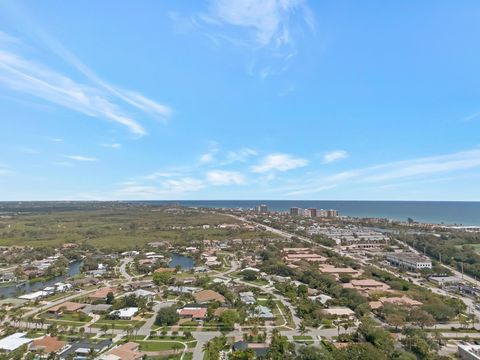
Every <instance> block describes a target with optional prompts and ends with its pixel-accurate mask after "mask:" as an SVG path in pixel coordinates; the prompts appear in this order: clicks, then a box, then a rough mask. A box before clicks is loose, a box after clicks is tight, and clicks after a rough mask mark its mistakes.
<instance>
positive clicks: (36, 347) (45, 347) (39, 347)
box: [29, 336, 67, 355]
mask: <svg viewBox="0 0 480 360" xmlns="http://www.w3.org/2000/svg"><path fill="white" fill-rule="evenodd" d="M66 346H67V343H66V342H65V341H61V340H58V338H56V337H52V336H45V337H43V338H41V339H36V340H33V341H32V343H31V344H30V347H29V350H30V351H32V352H36V353H41V354H45V355H46V354H50V353H55V354H57V353H59V352H61V351H62V350H63V349H65V348H66Z"/></svg>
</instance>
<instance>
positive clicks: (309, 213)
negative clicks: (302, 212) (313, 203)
mask: <svg viewBox="0 0 480 360" xmlns="http://www.w3.org/2000/svg"><path fill="white" fill-rule="evenodd" d="M307 216H309V217H317V209H313V208H312V209H307Z"/></svg>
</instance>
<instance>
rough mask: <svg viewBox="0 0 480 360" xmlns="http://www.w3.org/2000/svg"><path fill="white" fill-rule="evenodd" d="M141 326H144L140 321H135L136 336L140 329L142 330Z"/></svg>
mask: <svg viewBox="0 0 480 360" xmlns="http://www.w3.org/2000/svg"><path fill="white" fill-rule="evenodd" d="M141 327H142V324H141V323H139V322H137V323H135V325H134V329H135V337H137V335H138V330H140V328H141Z"/></svg>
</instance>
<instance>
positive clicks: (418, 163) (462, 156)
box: [363, 149, 480, 182]
mask: <svg viewBox="0 0 480 360" xmlns="http://www.w3.org/2000/svg"><path fill="white" fill-rule="evenodd" d="M477 167H480V149H473V150H468V151H461V152H457V153H453V154H447V155H440V156H431V157H424V158H419V159H413V160H405V161H398V162H393V163H389V164H383V165H379V166H374V167H370V168H367V169H365V170H364V171H365V172H367V173H368V174H367V175H366V176H365V177H364V179H363V180H364V181H367V182H384V181H390V180H396V179H400V178H410V177H418V176H430V175H435V174H439V173H448V172H453V171H460V170H469V169H473V168H477Z"/></svg>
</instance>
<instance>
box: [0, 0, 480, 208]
mask: <svg viewBox="0 0 480 360" xmlns="http://www.w3.org/2000/svg"><path fill="white" fill-rule="evenodd" d="M479 24H480V3H479V2H478V1H462V2H452V1H439V0H435V1H421V2H405V1H389V2H385V1H366V2H365V1H355V0H352V1H307V0H303V1H302V0H265V1H262V2H259V1H255V0H237V1H233V0H231V1H230V0H211V1H182V2H177V1H135V2H126V1H125V2H119V1H113V0H105V1H99V2H91V1H89V2H85V1H68V2H58V1H52V0H44V1H19V0H4V1H2V2H0V200H70V199H80V200H90V199H98V200H109V199H126V200H127V199H353V200H356V199H367V200H380V199H384V200H480V187H479V186H478V184H479V183H480V147H479V145H480V138H479V134H480V86H479V85H480V72H479V71H478V64H480V45H479V42H478V39H479V38H480V25H479Z"/></svg>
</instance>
